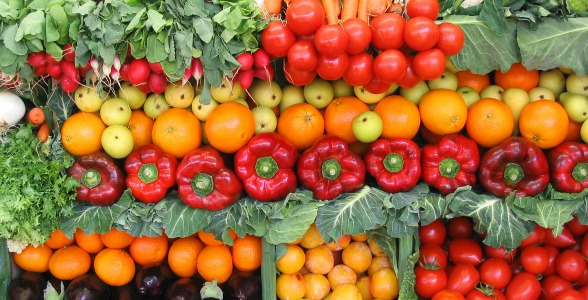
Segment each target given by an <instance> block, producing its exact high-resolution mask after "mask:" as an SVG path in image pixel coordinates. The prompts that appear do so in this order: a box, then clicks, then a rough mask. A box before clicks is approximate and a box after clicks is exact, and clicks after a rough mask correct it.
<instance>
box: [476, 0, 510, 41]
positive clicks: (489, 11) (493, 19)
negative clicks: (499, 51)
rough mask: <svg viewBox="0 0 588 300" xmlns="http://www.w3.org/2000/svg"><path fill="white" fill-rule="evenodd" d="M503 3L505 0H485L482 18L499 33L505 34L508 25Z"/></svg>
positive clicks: (481, 13)
mask: <svg viewBox="0 0 588 300" xmlns="http://www.w3.org/2000/svg"><path fill="white" fill-rule="evenodd" d="M502 5H503V0H484V1H483V2H482V10H481V11H480V20H482V21H484V22H486V24H487V25H488V26H489V27H490V28H491V29H492V30H493V31H494V32H495V33H496V34H497V35H502V34H504V33H505V32H506V30H507V27H508V25H507V21H506V18H505V15H504V8H503V7H502Z"/></svg>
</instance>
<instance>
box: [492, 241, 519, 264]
mask: <svg viewBox="0 0 588 300" xmlns="http://www.w3.org/2000/svg"><path fill="white" fill-rule="evenodd" d="M484 253H485V254H486V257H496V258H502V259H504V260H506V261H507V262H511V261H513V260H514V259H515V258H516V257H517V253H519V248H514V249H506V248H505V247H504V246H502V247H500V248H496V247H492V246H488V245H484Z"/></svg>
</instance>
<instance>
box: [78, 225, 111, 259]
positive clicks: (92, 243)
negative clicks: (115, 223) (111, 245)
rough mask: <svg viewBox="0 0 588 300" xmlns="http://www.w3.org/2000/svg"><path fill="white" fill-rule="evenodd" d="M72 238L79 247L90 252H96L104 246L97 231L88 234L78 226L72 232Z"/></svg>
mask: <svg viewBox="0 0 588 300" xmlns="http://www.w3.org/2000/svg"><path fill="white" fill-rule="evenodd" d="M74 239H75V241H76V244H77V245H78V246H79V247H80V248H82V249H84V251H86V252H88V253H91V254H93V253H98V252H100V250H102V248H104V243H102V240H101V239H100V235H99V234H97V233H90V234H88V233H85V232H84V231H83V230H81V229H80V228H78V229H77V230H76V232H75V233H74Z"/></svg>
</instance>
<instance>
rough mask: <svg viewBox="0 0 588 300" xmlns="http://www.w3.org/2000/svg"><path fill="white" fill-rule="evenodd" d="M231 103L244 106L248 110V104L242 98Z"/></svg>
mask: <svg viewBox="0 0 588 300" xmlns="http://www.w3.org/2000/svg"><path fill="white" fill-rule="evenodd" d="M232 102H236V103H240V104H243V105H245V107H247V108H249V103H247V100H245V99H243V98H237V99H235V100H234V101H232Z"/></svg>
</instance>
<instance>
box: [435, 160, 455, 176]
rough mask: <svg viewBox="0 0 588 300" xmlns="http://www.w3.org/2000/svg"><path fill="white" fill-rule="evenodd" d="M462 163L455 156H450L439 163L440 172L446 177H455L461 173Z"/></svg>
mask: <svg viewBox="0 0 588 300" xmlns="http://www.w3.org/2000/svg"><path fill="white" fill-rule="evenodd" d="M459 169H460V164H459V163H458V162H457V160H455V159H454V158H451V157H448V158H445V159H444V160H442V161H441V162H440V163H439V173H441V176H443V177H446V178H455V176H457V173H459Z"/></svg>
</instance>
